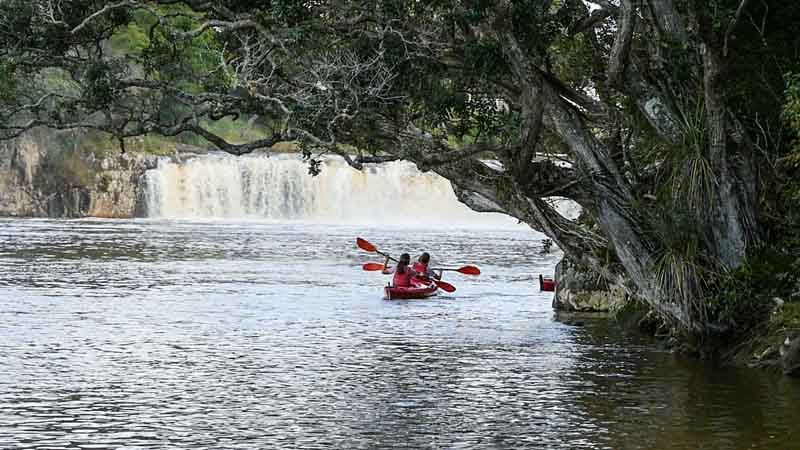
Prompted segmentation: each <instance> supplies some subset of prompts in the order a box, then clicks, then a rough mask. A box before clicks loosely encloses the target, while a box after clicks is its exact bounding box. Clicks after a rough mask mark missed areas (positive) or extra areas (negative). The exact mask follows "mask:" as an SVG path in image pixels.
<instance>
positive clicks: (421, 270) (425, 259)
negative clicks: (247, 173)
mask: <svg viewBox="0 0 800 450" xmlns="http://www.w3.org/2000/svg"><path fill="white" fill-rule="evenodd" d="M430 262H431V255H430V254H428V252H425V253H423V254H421V255H419V258H417V261H416V262H415V263H414V265H413V266H412V269H414V272H417V273H418V274H419V275H420V276H423V277H428V278H436V279H437V280H438V279H439V278H441V276H436V274H435V273H434V271H433V270H431V269H429V268H428V264H429V263H430Z"/></svg>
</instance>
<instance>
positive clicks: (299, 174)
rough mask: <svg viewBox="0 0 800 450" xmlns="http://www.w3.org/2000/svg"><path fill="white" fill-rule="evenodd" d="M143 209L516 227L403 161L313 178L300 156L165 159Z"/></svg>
mask: <svg viewBox="0 0 800 450" xmlns="http://www.w3.org/2000/svg"><path fill="white" fill-rule="evenodd" d="M143 202H144V209H145V211H146V216H147V217H156V218H171V219H177V218H180V219H184V218H187V219H205V218H228V219H259V220H264V219H266V220H275V221H295V220H296V221H308V222H319V223H345V224H347V223H351V224H404V225H409V224H412V225H413V224H420V225H423V226H424V225H427V224H449V225H469V226H472V225H478V226H501V227H507V226H511V227H516V220H514V219H512V218H510V217H507V216H504V215H501V214H491V213H477V212H474V211H472V210H470V209H469V208H467V207H466V206H465V205H463V204H461V203H460V202H459V201H458V200H457V199H456V196H455V194H454V193H453V190H452V188H451V187H450V182H449V181H447V180H446V179H444V178H442V177H440V176H438V175H436V174H433V173H422V172H420V171H419V170H417V168H416V166H414V165H413V164H411V163H408V162H401V161H397V162H391V163H386V164H382V165H375V166H372V165H370V166H368V167H365V168H364V170H362V171H358V170H355V169H353V168H351V167H350V166H348V165H347V164H346V163H345V162H344V161H343V160H341V159H338V158H330V159H326V160H325V161H324V162H323V166H322V173H320V174H319V175H318V176H316V177H312V176H310V175H309V174H308V165H307V164H306V163H305V162H303V161H302V160H300V159H299V158H298V157H297V156H295V155H278V156H275V155H273V156H265V155H248V156H240V157H234V156H231V155H227V154H210V155H206V156H200V157H195V158H192V159H190V160H188V161H185V162H183V163H175V162H172V161H169V160H166V159H165V160H162V161H161V162H160V163H159V166H158V167H157V168H155V169H152V170H149V171H147V172H146V173H145V180H144V187H143Z"/></svg>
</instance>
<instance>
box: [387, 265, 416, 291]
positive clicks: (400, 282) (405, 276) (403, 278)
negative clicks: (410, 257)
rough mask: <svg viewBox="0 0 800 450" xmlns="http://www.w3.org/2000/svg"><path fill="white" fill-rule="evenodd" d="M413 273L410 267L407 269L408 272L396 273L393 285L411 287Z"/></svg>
mask: <svg viewBox="0 0 800 450" xmlns="http://www.w3.org/2000/svg"><path fill="white" fill-rule="evenodd" d="M412 273H413V272H411V269H410V268H409V267H406V270H405V272H403V273H400V271H399V270H397V271H395V272H394V279H393V280H392V284H394V287H410V286H411V278H412Z"/></svg>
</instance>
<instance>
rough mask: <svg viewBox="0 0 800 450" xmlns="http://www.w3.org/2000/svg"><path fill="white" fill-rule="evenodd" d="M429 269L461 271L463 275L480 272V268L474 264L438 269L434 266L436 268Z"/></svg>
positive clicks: (478, 273)
mask: <svg viewBox="0 0 800 450" xmlns="http://www.w3.org/2000/svg"><path fill="white" fill-rule="evenodd" d="M431 270H444V271H452V272H458V273H463V274H464V275H480V274H481V269H478V268H477V267H475V266H462V267H459V268H458V269H440V268H436V269H431Z"/></svg>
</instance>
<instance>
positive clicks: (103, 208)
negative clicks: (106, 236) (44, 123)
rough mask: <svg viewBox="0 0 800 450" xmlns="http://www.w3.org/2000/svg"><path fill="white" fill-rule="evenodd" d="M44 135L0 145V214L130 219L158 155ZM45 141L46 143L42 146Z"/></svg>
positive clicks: (29, 136) (30, 135)
mask: <svg viewBox="0 0 800 450" xmlns="http://www.w3.org/2000/svg"><path fill="white" fill-rule="evenodd" d="M48 137H49V136H47V135H46V134H44V133H38V134H27V135H25V136H22V137H20V138H18V139H15V140H12V141H7V142H2V143H0V216H21V217H86V216H92V217H108V218H124V217H132V216H133V215H134V212H135V211H136V202H137V198H138V197H139V195H138V191H139V187H140V183H139V178H140V177H141V176H142V174H143V173H144V172H145V171H146V170H147V169H151V168H154V167H155V166H156V164H157V160H158V157H156V156H154V155H149V154H145V153H133V152H128V153H122V152H120V151H119V150H113V151H108V152H104V154H102V155H98V154H97V153H92V152H81V151H80V149H65V148H63V147H61V146H59V145H57V144H53V143H52V141H53V140H52V139H48ZM48 144H51V145H48Z"/></svg>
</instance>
